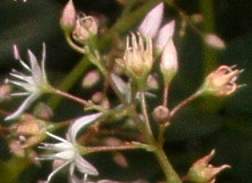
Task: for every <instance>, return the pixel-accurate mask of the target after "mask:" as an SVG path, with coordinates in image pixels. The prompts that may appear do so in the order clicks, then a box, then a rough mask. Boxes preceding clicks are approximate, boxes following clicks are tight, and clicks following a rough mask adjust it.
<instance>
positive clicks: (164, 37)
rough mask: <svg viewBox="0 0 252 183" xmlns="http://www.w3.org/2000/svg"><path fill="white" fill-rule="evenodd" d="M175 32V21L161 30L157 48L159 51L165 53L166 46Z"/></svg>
mask: <svg viewBox="0 0 252 183" xmlns="http://www.w3.org/2000/svg"><path fill="white" fill-rule="evenodd" d="M174 32H175V21H174V20H172V21H171V22H169V23H167V24H166V25H164V26H163V27H162V28H161V29H160V31H159V33H158V37H157V40H156V48H157V49H159V51H163V49H164V47H165V45H166V44H167V43H168V41H170V40H171V39H172V37H173V35H174Z"/></svg>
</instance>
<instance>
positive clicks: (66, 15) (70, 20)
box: [60, 0, 76, 32]
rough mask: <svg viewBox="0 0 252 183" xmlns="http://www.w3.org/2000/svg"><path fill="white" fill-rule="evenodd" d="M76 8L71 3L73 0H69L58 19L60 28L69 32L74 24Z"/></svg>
mask: <svg viewBox="0 0 252 183" xmlns="http://www.w3.org/2000/svg"><path fill="white" fill-rule="evenodd" d="M75 21H76V10H75V7H74V4H73V0H69V1H68V3H67V4H66V6H65V7H64V9H63V12H62V16H61V19H60V25H61V28H62V29H63V30H64V31H66V32H71V31H72V30H73V28H74V26H75Z"/></svg>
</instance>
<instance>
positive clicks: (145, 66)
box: [123, 33, 154, 83]
mask: <svg viewBox="0 0 252 183" xmlns="http://www.w3.org/2000/svg"><path fill="white" fill-rule="evenodd" d="M152 49H153V48H152V40H151V38H150V37H143V36H142V35H140V34H134V33H132V34H130V35H129V36H128V37H127V42H126V50H125V52H124V57H123V66H124V67H125V69H126V72H127V74H128V75H129V77H132V78H133V79H135V80H136V81H137V82H138V83H139V82H140V83H141V82H145V80H146V79H147V76H148V74H149V72H150V71H151V69H152V65H153V60H154V59H153V50H152Z"/></svg>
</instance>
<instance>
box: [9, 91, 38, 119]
mask: <svg viewBox="0 0 252 183" xmlns="http://www.w3.org/2000/svg"><path fill="white" fill-rule="evenodd" d="M38 97H39V95H37V94H33V95H30V96H29V97H27V98H26V99H25V100H24V102H23V103H22V104H21V105H20V106H19V108H18V109H17V110H16V111H15V112H14V113H12V114H11V115H9V116H7V117H6V118H5V121H8V120H13V119H16V118H18V117H19V116H20V115H21V114H22V113H23V112H24V111H25V110H26V109H27V108H29V107H30V105H31V104H32V103H33V102H34V101H35V100H36V99H37V98H38Z"/></svg>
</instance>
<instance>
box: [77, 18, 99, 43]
mask: <svg viewBox="0 0 252 183" xmlns="http://www.w3.org/2000/svg"><path fill="white" fill-rule="evenodd" d="M97 32H98V24H97V22H96V20H95V18H94V17H92V16H86V15H84V16H83V17H79V18H77V20H76V25H75V28H74V31H73V39H74V40H75V41H77V42H78V43H80V44H85V43H86V41H87V40H88V39H90V38H91V37H92V36H94V35H96V34H97Z"/></svg>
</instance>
